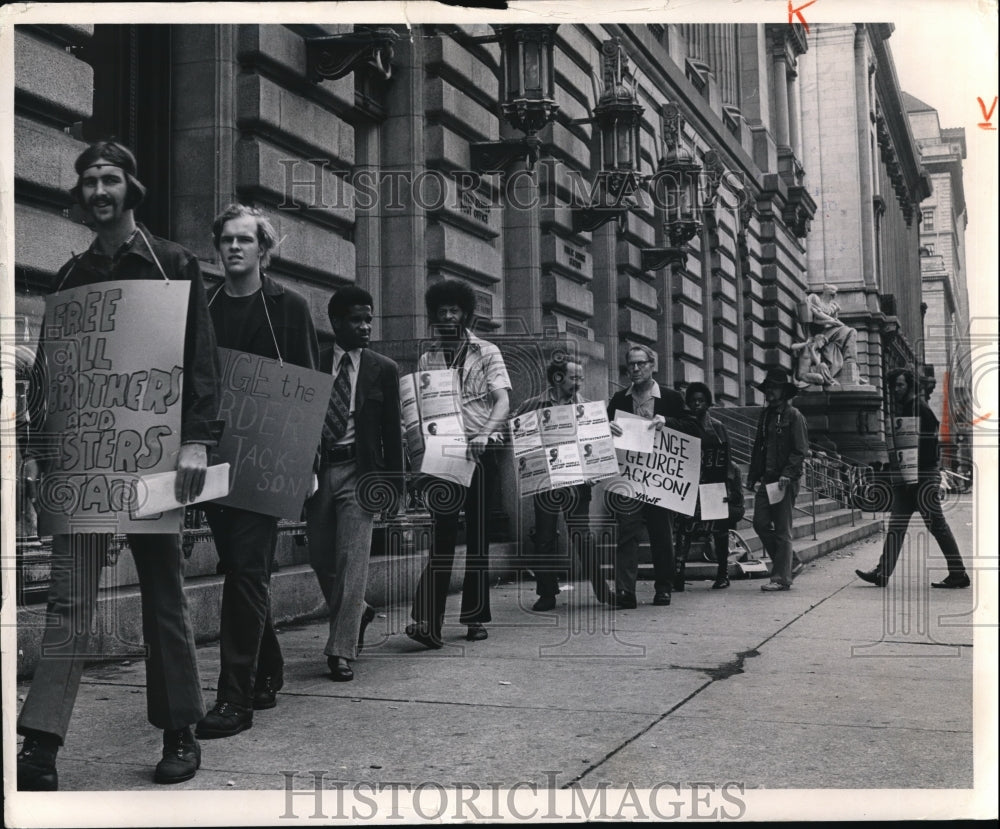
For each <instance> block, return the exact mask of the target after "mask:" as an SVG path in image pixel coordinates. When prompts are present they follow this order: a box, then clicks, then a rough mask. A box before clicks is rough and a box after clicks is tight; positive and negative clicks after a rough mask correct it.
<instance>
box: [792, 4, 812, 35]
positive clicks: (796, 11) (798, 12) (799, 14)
mask: <svg viewBox="0 0 1000 829" xmlns="http://www.w3.org/2000/svg"><path fill="white" fill-rule="evenodd" d="M815 2H816V0H809V2H808V3H803V4H802V5H801V6H799V7H798V8H797V9H793V8H792V0H788V25H789V26H791V25H792V15H793V14H794V15H795V16H796V17H797V18H798V19H799V23H801V24H802V25H803V27H804V28H805V30H806V34H809V24H808V23H806V19H805V18H804V17H803V16H802V10H803V9H807V8H809V6H811V5H812V4H813V3H815Z"/></svg>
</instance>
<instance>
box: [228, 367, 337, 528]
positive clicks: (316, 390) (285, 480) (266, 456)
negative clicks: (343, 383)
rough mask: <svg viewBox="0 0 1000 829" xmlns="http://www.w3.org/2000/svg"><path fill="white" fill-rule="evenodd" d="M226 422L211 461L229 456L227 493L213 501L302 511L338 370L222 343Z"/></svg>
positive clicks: (289, 513) (284, 514)
mask: <svg viewBox="0 0 1000 829" xmlns="http://www.w3.org/2000/svg"><path fill="white" fill-rule="evenodd" d="M219 362H220V364H221V367H222V392H221V397H220V400H221V403H220V408H219V417H220V418H221V419H222V420H224V421H225V423H226V427H225V431H224V432H223V433H222V440H221V441H220V442H219V446H218V448H217V449H216V451H215V453H214V455H213V463H227V462H228V463H229V481H230V486H231V489H230V491H229V495H227V496H226V497H225V498H220V499H219V500H218V501H215V502H214V503H216V504H222V505H223V506H229V507H239V508H240V509H245V510H250V511H251V512H258V513H262V514H263V515H275V516H277V517H278V518H293V519H295V518H298V517H299V516H300V514H301V512H302V504H303V503H304V502H305V499H306V496H307V495H308V494H309V485H310V484H311V483H312V476H313V460H314V458H315V453H316V447H317V446H318V445H319V442H320V436H321V433H322V430H323V420H324V419H325V418H326V410H327V406H328V405H329V403H330V391H331V390H332V388H333V377H332V376H331V375H330V374H327V373H324V372H321V371H313V370H312V369H308V368H302V367H301V366H294V365H292V364H290V363H280V362H279V361H278V360H272V359H269V358H267V357H259V356H257V355H256V354H248V353H246V352H244V351H235V350H233V349H230V348H220V349H219Z"/></svg>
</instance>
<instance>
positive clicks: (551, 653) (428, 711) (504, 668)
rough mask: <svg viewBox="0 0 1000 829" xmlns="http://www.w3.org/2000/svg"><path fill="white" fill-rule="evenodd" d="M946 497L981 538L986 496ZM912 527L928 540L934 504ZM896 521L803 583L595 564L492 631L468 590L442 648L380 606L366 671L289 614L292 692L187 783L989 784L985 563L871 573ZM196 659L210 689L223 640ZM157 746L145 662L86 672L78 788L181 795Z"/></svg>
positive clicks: (66, 786)
mask: <svg viewBox="0 0 1000 829" xmlns="http://www.w3.org/2000/svg"><path fill="white" fill-rule="evenodd" d="M947 515H948V519H949V522H950V523H951V526H952V528H953V530H954V531H955V533H956V536H957V537H958V540H959V544H960V546H961V548H962V549H963V550H970V549H971V541H972V526H971V521H972V503H971V500H970V499H969V497H968V496H966V497H965V498H963V499H962V500H961V501H960V502H959V503H958V504H957V505H956V506H953V507H952V508H951V509H950V510H949V512H948V513H947ZM911 529H912V530H913V531H914V532H912V533H911V536H910V538H914V539H915V538H920V539H926V537H927V534H926V531H925V530H924V529H923V527H922V525H921V524H920V522H919V519H915V522H914V524H913V525H912V528H911ZM918 530H919V531H918ZM882 538H883V536H882V535H877V536H874V537H872V538H871V539H868V540H865V541H862V542H859V543H857V544H855V545H853V546H851V547H848V548H844V549H842V550H839V551H836V552H834V553H831V554H829V555H827V556H825V557H822V558H818V559H816V560H814V561H813V562H811V563H809V564H807V565H806V568H805V571H804V572H803V573H802V574H801V575H800V576H799V578H798V579H797V581H796V583H795V586H794V588H793V589H792V590H791V591H789V592H787V593H777V594H764V593H761V591H760V585H761V584H762V582H761V581H758V580H753V581H734V582H733V585H732V587H731V588H730V589H729V590H725V591H713V590H710V589H709V586H710V582H708V581H705V582H696V583H694V584H691V585H689V587H688V589H687V590H686V591H685V592H683V593H680V594H675V596H674V602H673V604H672V605H671V606H670V607H665V608H664V607H654V606H652V605H651V604H650V602H651V600H652V585H651V583H649V582H642V583H640V586H639V599H640V602H641V604H640V605H639V607H638V608H637V609H635V610H626V611H622V610H619V611H610V610H608V609H606V608H604V607H602V606H601V605H599V604H597V603H596V601H595V600H594V598H593V596H592V595H591V592H590V588H589V585H587V584H586V583H582V582H578V583H574V584H572V585H571V588H572V589H570V590H567V591H564V592H563V593H562V594H561V595H560V596H559V597H558V602H559V605H558V607H557V609H556V610H555V611H553V612H549V613H534V612H532V611H531V610H530V607H531V604H532V603H533V602H534V600H535V595H534V589H533V588H534V585H533V583H532V582H527V581H525V582H521V583H507V584H500V585H498V586H496V587H495V588H494V589H493V590H492V593H491V600H492V603H493V618H494V621H493V623H492V624H490V625H489V634H490V636H489V639H488V640H486V641H483V642H476V643H467V642H465V641H464V639H463V638H462V637H463V635H464V633H465V628H464V627H463V626H459V625H458V624H457V610H458V597H457V596H453V597H451V598H450V600H449V607H448V611H449V616H448V620H447V622H446V625H445V629H444V636H445V641H446V646H445V648H444V649H442V650H440V651H426V650H423V649H420V648H419V647H418V646H417V645H416V644H414V643H413V642H411V641H410V640H409V639H408V638H407V637H406V636H405V634H404V633H403V628H404V627H405V626H406V624H407V622H408V621H409V620H408V618H407V617H408V612H407V610H408V609H407V608H405V607H392V608H388V609H381V610H380V611H379V615H378V617H377V618H376V620H375V622H373V623H372V625H371V626H370V627H369V629H368V634H367V640H366V646H365V650H364V654H363V655H362V658H361V659H360V660H358V661H357V662H356V663H355V672H356V678H355V680H354V681H353V682H351V683H335V682H332V681H330V679H329V678H328V676H327V671H326V664H325V659H324V657H323V655H322V647H323V643H324V640H325V636H326V632H325V625H324V624H322V623H312V624H307V625H302V626H296V627H290V628H284V629H283V630H282V631H281V633H280V642H281V646H282V649H283V651H284V654H285V663H286V668H285V685H284V688H283V689H282V691H281V693H280V694H279V696H278V706H277V707H276V708H275V709H273V710H270V711H262V712H257V713H256V715H255V719H254V726H253V728H251V729H250V730H248V731H246V732H244V733H242V734H240V735H237V736H236V737H232V738H229V739H224V740H211V741H207V740H206V741H202V751H203V761H202V767H201V771H200V772H199V773H198V774H197V776H196V777H195V778H194V779H193V780H191V781H189V782H187V783H184V784H181V785H179V786H176V787H170V790H171V791H177V790H193V789H227V788H228V789H236V790H248V789H257V790H277V791H282V790H284V788H285V785H286V775H285V774H283V772H296V773H298V775H299V776H298V777H296V778H295V780H296V786H299V785H307V784H308V785H311V783H310V781H311V780H312V778H311V777H310V775H311V774H312V772H314V771H317V770H323V771H325V772H326V776H325V780H326V782H327V784H328V785H335V784H337V783H346V784H352V783H356V782H367V783H373V784H377V783H380V782H385V781H408V782H410V783H412V784H414V785H416V784H418V783H420V782H428V781H430V782H432V783H437V784H440V785H443V786H449V785H454V784H455V782H456V781H469V782H470V783H477V784H486V783H487V782H489V783H497V784H500V785H513V784H515V783H519V782H520V783H524V782H529V783H536V784H537V785H538V786H539V787H540V788H547V789H551V788H563V787H566V786H569V785H571V784H573V783H578V784H579V785H580V786H581V787H583V788H593V787H597V786H599V785H600V784H602V783H607V784H609V785H610V786H612V787H623V786H626V785H628V784H632V785H633V786H635V787H637V788H647V787H652V786H655V785H657V784H658V783H660V782H662V781H714V782H715V783H716V785H722V784H723V783H724V782H726V781H735V782H738V783H739V784H742V785H744V786H745V787H746V788H747V789H755V788H767V789H789V788H794V789H799V788H802V789H813V788H821V789H824V788H834V789H840V788H865V789H867V788H878V789H885V788H901V789H908V788H935V789H948V788H958V789H967V788H971V787H972V786H973V725H972V694H973V659H972V656H973V654H972V631H973V628H972V625H971V615H970V614H971V612H972V609H973V606H974V603H975V601H976V581H977V579H976V573H975V571H974V570H973V561H972V560H971V556H969V560H967V564H968V565H969V568H970V571H971V572H972V576H973V588H972V589H971V590H957V591H949V590H930V589H929V581H930V580H938V579H939V578H940V577H943V575H944V560H943V558H942V557H941V555H940V553H939V551H938V550H937V547H936V545H934V544H933V543H932V544H931V547H932V550H931V553H930V559H929V562H928V568H925V569H924V570H923V571H919V568H917V567H916V566H913V567H910V566H906V567H904V566H901V567H900V569H899V570H898V571H897V577H896V578H895V579H894V580H893V583H892V584H891V585H890V588H889V589H886V590H882V589H878V588H875V587H872V586H869V585H866V584H863V583H862V582H860V581H859V580H858V579H857V578H856V577H855V575H854V569H855V567H859V568H863V569H869V568H871V567H872V566H874V564H875V562H876V560H877V558H878V554H879V551H880V547H881V541H882ZM924 546H925V547H926V540H925V541H924ZM911 552H912V551H911ZM902 563H903V564H906V565H910V564H913V565H916V564H917V561H916V554H915V553H912V555H910V556H909V557H905V556H904V559H903V562H902ZM199 657H200V665H201V672H202V680H203V682H204V683H205V698H206V702H207V703H208V704H211V703H212V701H213V700H214V682H215V677H216V676H217V671H218V647H217V645H209V646H205V647H202V648H200V649H199ZM26 687H27V685H26V684H23V685H21V686H19V689H18V695H19V699H23V695H24V693H25V690H26ZM159 749H160V732H158V731H156V730H154V729H153V728H152V727H150V726H149V725H148V724H147V722H146V717H145V696H144V669H143V666H142V664H141V662H140V661H132V662H126V663H116V664H107V665H103V666H99V667H95V668H92V669H89V670H88V671H87V673H86V674H85V677H84V686H83V688H82V690H81V693H80V697H79V701H78V704H77V707H76V711H75V714H74V718H73V722H72V724H71V727H70V733H69V736H68V738H67V742H66V745H65V747H64V748H63V749H62V750H61V751H60V754H59V777H60V788H61V789H62V790H63V791H84V790H87V791H102V790H104V791H107V790H112V791H123V790H149V791H154V790H159V791H163V790H164V789H165V788H166V787H159V786H156V785H154V784H153V783H152V782H151V773H152V768H153V765H154V763H155V761H156V760H157V759H158V757H159ZM302 809H305V810H306V811H307V812H308V810H309V806H308V804H306V805H303V806H302ZM278 817H279V815H278V814H275V815H270V816H267V820H264V822H267V823H273V822H276V820H277V818H278ZM262 820H263V817H262Z"/></svg>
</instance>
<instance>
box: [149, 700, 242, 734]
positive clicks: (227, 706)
mask: <svg viewBox="0 0 1000 829" xmlns="http://www.w3.org/2000/svg"><path fill="white" fill-rule="evenodd" d="M252 727H253V709H252V708H244V707H243V706H242V705H234V704H233V703H231V702H216V703H215V707H214V708H213V709H212V710H211V711H209V712H208V713H207V714H206V715H205V716H204V718H203V719H202V720H201V722H199V723H198V727H197V729H196V734H197V736H199V737H200V738H201V739H203V740H216V739H219V738H221V737H232V736H233V735H234V734H239V733H240V732H241V731H246V730H247V729H248V728H252ZM164 739H166V737H164Z"/></svg>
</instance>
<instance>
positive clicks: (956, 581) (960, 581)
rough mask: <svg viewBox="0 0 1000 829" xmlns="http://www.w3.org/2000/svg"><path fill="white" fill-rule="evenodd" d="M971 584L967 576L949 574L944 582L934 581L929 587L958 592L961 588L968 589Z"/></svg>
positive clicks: (963, 574)
mask: <svg viewBox="0 0 1000 829" xmlns="http://www.w3.org/2000/svg"><path fill="white" fill-rule="evenodd" d="M970 584H972V582H971V581H969V574H968V573H962V574H960V575H956V574H955V573H949V574H948V577H947V578H946V579H945V580H944V581H936V582H932V583H931V587H940V588H942V589H944V590H958V589H960V588H962V587H968V586H969V585H970Z"/></svg>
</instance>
